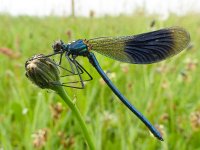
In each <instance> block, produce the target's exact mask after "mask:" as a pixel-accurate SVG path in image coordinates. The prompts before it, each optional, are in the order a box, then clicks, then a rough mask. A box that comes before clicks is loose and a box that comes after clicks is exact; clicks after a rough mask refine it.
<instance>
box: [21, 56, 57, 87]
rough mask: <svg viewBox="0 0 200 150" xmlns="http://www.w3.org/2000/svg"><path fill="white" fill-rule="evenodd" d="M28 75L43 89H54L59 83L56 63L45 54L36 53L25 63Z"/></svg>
mask: <svg viewBox="0 0 200 150" xmlns="http://www.w3.org/2000/svg"><path fill="white" fill-rule="evenodd" d="M25 70H26V77H27V78H28V79H29V80H31V81H32V82H33V83H34V84H36V85H37V86H39V87H40V88H42V89H52V90H53V89H54V88H55V86H56V85H59V84H60V82H59V80H60V78H59V70H58V68H57V66H56V64H55V63H54V62H53V61H52V60H51V59H50V58H48V57H45V55H43V54H39V55H35V56H33V57H31V58H30V59H28V60H27V61H26V63H25Z"/></svg>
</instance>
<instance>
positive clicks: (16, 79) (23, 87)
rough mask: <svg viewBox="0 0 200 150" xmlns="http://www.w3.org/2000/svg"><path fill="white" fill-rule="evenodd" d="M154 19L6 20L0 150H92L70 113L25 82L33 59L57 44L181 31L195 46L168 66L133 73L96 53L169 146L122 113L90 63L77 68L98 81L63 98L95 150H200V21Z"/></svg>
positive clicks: (1, 27)
mask: <svg viewBox="0 0 200 150" xmlns="http://www.w3.org/2000/svg"><path fill="white" fill-rule="evenodd" d="M157 18H158V17H157V16H145V15H144V14H135V15H133V16H129V17H127V16H119V17H109V16H107V17H103V18H81V17H79V18H70V17H54V16H51V17H44V18H37V17H27V16H20V17H11V16H9V15H1V16H0V20H1V22H0V49H2V48H9V49H11V50H12V51H11V52H12V53H11V54H10V53H9V54H5V53H4V54H3V53H0V64H1V65H0V66H1V67H0V77H1V84H0V149H4V150H12V149H20V150H21V149H25V150H31V149H46V150H50V149H57V150H62V149H69V150H83V149H88V147H87V146H86V143H85V139H84V137H83V135H82V132H81V130H80V126H79V125H78V124H77V121H76V119H75V118H74V116H73V114H72V112H71V110H70V109H69V108H68V107H67V106H66V105H65V104H64V102H63V101H62V100H61V99H60V98H59V97H58V96H57V95H56V94H55V93H54V92H51V91H47V90H41V89H39V88H38V87H36V86H34V85H33V84H31V82H30V81H29V80H27V78H26V77H25V69H24V63H25V61H26V60H27V59H28V58H29V57H31V56H32V55H34V54H39V53H44V54H49V53H51V52H52V48H51V45H52V44H53V42H54V41H55V40H57V39H62V40H63V41H65V42H69V41H71V40H75V39H79V38H81V39H82V38H86V39H90V38H94V37H101V36H119V35H132V34H139V33H142V32H147V31H151V30H153V29H159V28H163V27H169V26H177V25H178V26H182V27H184V28H186V29H187V30H188V32H189V33H190V34H191V42H192V46H191V47H190V48H189V49H188V50H185V51H184V52H182V53H181V54H179V55H178V56H175V57H173V58H171V59H169V60H166V61H163V62H160V63H157V64H151V65H130V64H124V63H120V62H117V61H114V60H111V59H109V58H106V57H104V56H101V55H99V54H96V53H95V54H96V56H97V59H98V60H99V63H100V65H101V66H102V68H103V69H104V70H105V71H108V72H109V74H108V75H109V76H110V77H111V80H112V81H113V83H114V84H115V85H116V86H117V87H118V88H119V90H120V91H121V92H122V93H123V94H124V95H125V96H126V97H127V98H128V99H129V101H130V102H131V103H132V104H133V105H134V106H135V107H136V108H137V109H138V110H140V112H142V113H143V114H144V115H145V116H146V117H147V118H148V119H149V120H150V121H151V123H152V124H154V125H155V126H156V127H157V128H158V129H159V130H160V131H161V132H162V134H163V137H164V140H165V141H164V142H160V141H158V140H157V139H156V138H154V137H152V136H151V135H150V133H149V131H148V129H147V128H146V127H145V126H144V125H143V124H142V123H141V121H140V120H139V119H138V118H136V117H135V116H134V115H133V114H132V113H131V112H130V111H129V110H128V109H127V108H126V107H125V106H124V105H122V103H121V102H120V101H119V100H118V98H117V97H116V96H115V95H114V94H113V93H112V92H111V90H110V89H109V88H108V87H107V86H106V84H105V83H104V82H102V80H101V78H100V76H99V75H98V73H97V72H96V71H95V69H94V68H93V67H92V66H91V65H90V64H89V62H88V60H87V59H86V58H83V57H80V58H78V61H79V62H80V63H81V64H82V65H83V66H84V67H85V68H86V69H87V70H88V71H89V72H90V73H91V75H92V76H93V78H94V80H92V81H91V82H89V83H87V84H86V88H85V89H84V90H74V89H70V88H67V89H66V90H67V93H68V94H69V95H70V96H71V98H73V99H74V100H75V101H76V104H77V106H78V108H79V110H80V112H81V114H82V115H83V116H84V119H85V120H86V122H87V126H88V128H89V130H90V131H91V132H93V135H92V136H93V139H94V141H95V145H96V148H97V150H112V149H113V150H130V149H137V150H155V149H157V150H172V149H178V150H180V149H181V150H197V149H200V145H199V141H200V123H199V120H200V94H199V91H200V80H199V74H200V69H199V59H198V58H200V52H199V48H200V43H199V41H200V36H199V35H200V19H199V18H200V16H199V15H197V14H188V15H186V16H184V17H178V16H175V15H171V17H170V18H168V19H167V20H159V19H157ZM153 19H155V20H156V24H155V27H153V29H152V28H150V27H149V25H150V23H151V21H152V20H153ZM15 54H20V55H19V56H18V57H13V56H15ZM198 115H199V116H198ZM39 135H40V136H41V137H40V136H39ZM39 137H40V138H39ZM38 139H39V141H40V143H39V142H38ZM42 142H43V143H42Z"/></svg>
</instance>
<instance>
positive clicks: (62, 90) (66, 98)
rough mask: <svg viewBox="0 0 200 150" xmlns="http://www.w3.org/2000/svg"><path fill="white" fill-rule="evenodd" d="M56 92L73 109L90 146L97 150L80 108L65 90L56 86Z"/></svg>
mask: <svg viewBox="0 0 200 150" xmlns="http://www.w3.org/2000/svg"><path fill="white" fill-rule="evenodd" d="M54 90H55V91H56V92H57V93H58V94H59V96H60V97H61V98H62V99H63V100H64V101H65V103H66V104H67V105H68V106H69V107H70V108H71V110H72V112H73V113H74V114H75V116H76V118H77V120H78V122H79V124H80V126H81V128H82V131H83V134H84V136H85V139H86V141H87V144H88V146H89V147H90V149H91V150H95V146H94V142H93V140H92V138H91V136H90V135H91V134H89V131H88V129H87V126H86V124H85V122H84V120H83V118H82V116H81V113H80V112H79V110H78V108H77V107H76V105H75V104H74V103H73V102H72V100H71V99H70V97H69V96H68V95H67V93H66V92H65V90H64V88H63V87H62V86H56V88H55V89H54Z"/></svg>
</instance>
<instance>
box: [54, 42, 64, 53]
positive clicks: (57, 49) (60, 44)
mask: <svg viewBox="0 0 200 150" xmlns="http://www.w3.org/2000/svg"><path fill="white" fill-rule="evenodd" d="M63 44H64V43H63V41H62V40H57V41H56V42H55V43H54V44H53V45H52V48H53V50H54V52H55V53H57V52H61V51H62V50H63Z"/></svg>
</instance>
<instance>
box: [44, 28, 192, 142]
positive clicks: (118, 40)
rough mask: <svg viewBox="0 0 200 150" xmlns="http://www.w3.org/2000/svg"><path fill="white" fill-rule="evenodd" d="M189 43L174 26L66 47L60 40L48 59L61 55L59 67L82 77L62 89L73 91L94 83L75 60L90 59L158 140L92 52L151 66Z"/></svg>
mask: <svg viewBox="0 0 200 150" xmlns="http://www.w3.org/2000/svg"><path fill="white" fill-rule="evenodd" d="M189 42H190V35H189V33H188V32H187V31H186V30H185V29H183V28H180V27H171V28H164V29H160V30H157V31H152V32H148V33H143V34H139V35H133V36H119V37H99V38H94V39H90V40H83V39H79V40H76V41H74V42H72V43H67V44H65V43H63V42H62V41H57V42H55V43H54V45H53V50H54V53H53V54H50V55H47V57H50V56H54V55H59V62H58V63H57V64H58V66H59V67H61V68H62V69H64V70H66V71H68V72H70V73H71V75H78V76H79V78H80V80H79V81H76V82H81V87H76V86H69V85H68V83H69V82H68V83H62V86H66V87H72V88H84V81H90V80H92V76H91V75H90V74H89V72H87V71H86V69H85V68H84V67H83V66H81V65H80V64H79V63H78V61H77V60H76V58H77V57H78V56H84V57H87V58H88V59H89V62H90V63H91V64H92V66H93V67H94V68H95V69H96V70H97V71H98V73H99V74H100V75H101V77H102V78H103V80H104V81H105V82H106V83H107V85H108V86H109V87H110V89H111V90H112V91H113V92H114V93H115V94H116V96H117V97H118V98H119V99H120V100H121V102H122V103H123V104H124V105H126V107H128V108H129V109H130V110H131V111H132V112H133V113H134V114H135V115H136V116H137V117H138V118H139V119H140V120H141V121H142V122H143V123H144V124H145V125H146V126H147V127H148V129H149V130H150V131H151V133H152V134H153V135H154V136H155V137H157V138H158V139H159V140H163V138H162V136H161V134H160V133H159V132H158V130H157V129H156V128H155V127H154V126H153V125H152V124H151V123H150V122H149V121H148V120H147V119H146V118H145V117H144V116H143V115H142V114H141V113H140V112H139V111H138V110H137V109H136V108H135V107H134V106H133V105H132V104H131V103H130V102H129V101H128V100H127V99H126V98H125V97H124V96H123V95H122V94H121V93H120V91H119V90H118V89H117V88H116V87H115V86H114V85H113V83H112V82H111V80H110V79H109V78H108V77H107V75H106V73H104V71H103V70H102V68H101V67H100V65H99V63H98V61H97V59H96V57H95V55H94V53H93V52H98V53H100V54H102V55H105V56H107V57H110V58H112V59H115V60H118V61H121V62H125V63H130V64H150V63H156V62H159V61H162V60H164V59H166V58H169V57H171V56H173V55H176V54H178V53H179V52H181V51H182V50H183V49H185V48H186V47H187V46H188V44H189ZM63 55H64V56H65V58H66V59H67V60H68V62H69V64H70V66H71V70H68V69H66V68H65V66H63V65H62V57H63ZM73 66H75V67H73ZM84 72H85V73H86V74H87V75H88V76H89V79H88V80H83V79H82V74H83V73H84ZM66 76H68V75H66ZM62 77H65V76H62ZM76 82H70V83H76Z"/></svg>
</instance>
